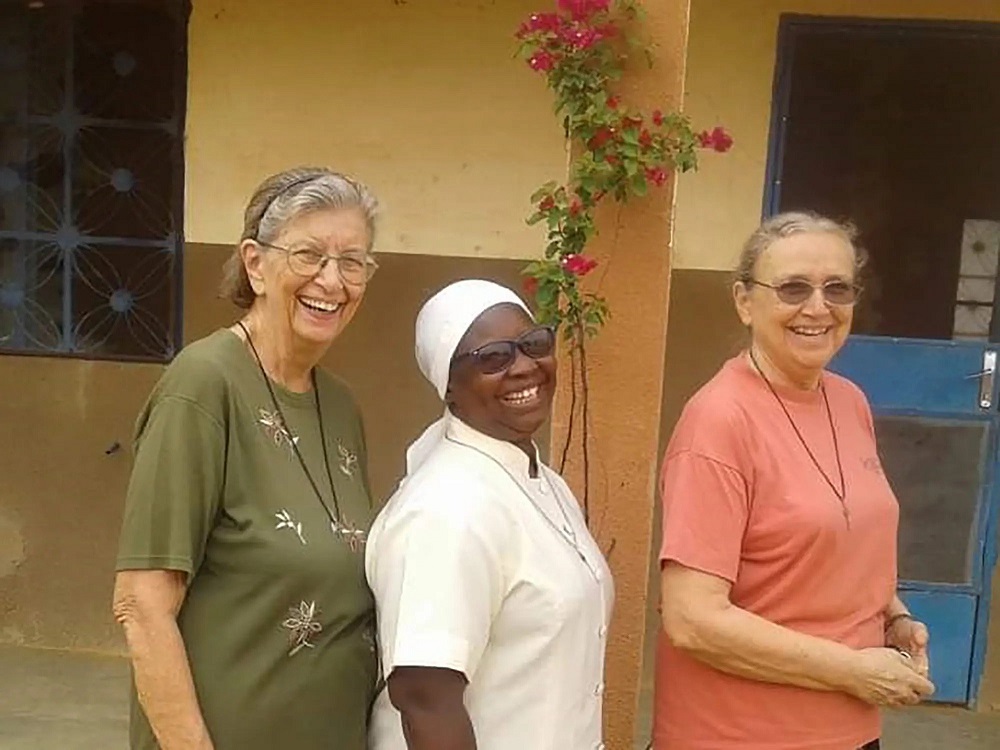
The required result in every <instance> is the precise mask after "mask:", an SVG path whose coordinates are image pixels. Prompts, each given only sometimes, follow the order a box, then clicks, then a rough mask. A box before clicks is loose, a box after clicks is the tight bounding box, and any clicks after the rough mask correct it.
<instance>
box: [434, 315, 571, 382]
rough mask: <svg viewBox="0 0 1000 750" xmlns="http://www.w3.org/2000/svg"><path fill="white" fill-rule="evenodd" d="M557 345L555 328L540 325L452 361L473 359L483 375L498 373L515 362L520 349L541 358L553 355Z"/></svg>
mask: <svg viewBox="0 0 1000 750" xmlns="http://www.w3.org/2000/svg"><path fill="white" fill-rule="evenodd" d="M555 345H556V332H555V330H553V329H552V328H550V327H548V326H539V327H538V328H532V329H531V330H530V331H528V332H527V333H524V334H522V335H521V336H520V337H518V338H517V339H514V340H513V341H511V340H504V341H491V342H490V343H488V344H483V346H481V347H479V348H478V349H473V350H472V351H471V352H466V353H465V354H459V355H458V356H457V357H455V358H454V359H452V361H451V363H452V364H453V365H454V364H455V363H456V362H459V361H460V360H463V359H471V360H472V361H473V362H474V363H475V366H476V368H477V369H478V370H479V372H481V373H482V374H483V375H496V374H497V373H498V372H503V371H504V370H506V369H507V368H508V367H510V366H511V365H512V364H514V360H515V359H517V352H518V350H520V351H521V352H523V353H524V355H525V356H527V357H531V358H532V359H541V358H542V357H548V356H549V355H551V354H552V351H553V349H555Z"/></svg>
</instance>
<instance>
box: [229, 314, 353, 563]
mask: <svg viewBox="0 0 1000 750" xmlns="http://www.w3.org/2000/svg"><path fill="white" fill-rule="evenodd" d="M236 325H238V326H239V327H240V330H242V331H243V335H244V336H246V339H247V343H248V344H249V345H250V351H252V352H253V356H254V359H256V360H257V367H258V368H259V369H260V374H261V377H262V378H263V379H264V385H266V386H267V392H268V394H270V396H271V404H272V405H273V406H274V410H275V412H277V414H278V418H279V419H280V420H281V426H282V427H283V428H284V429H285V430H287V429H288V422H287V421H286V420H285V415H284V413H283V412H282V411H281V405H280V404H279V403H278V397H277V395H276V394H275V392H274V388H273V386H272V385H271V379H270V378H268V377H267V372H266V371H265V370H264V362H263V360H261V358H260V354H259V353H258V352H257V347H256V346H254V343H253V338H252V337H251V336H250V331H249V330H247V327H246V326H245V325H243V321H241V320H240V321H237V322H236ZM309 380H310V382H311V383H312V389H313V399H314V401H315V404H316V419H317V421H318V422H319V440H320V444H321V445H322V447H323V464H324V466H325V467H326V478H327V480H328V481H329V483H330V495H331V497H332V498H333V510H330V506H329V505H327V504H326V501H325V500H323V494H322V493H321V492H320V491H319V485H318V484H317V483H316V480H315V479H313V475H312V472H311V471H309V467H308V466H306V462H305V459H304V458H303V457H302V452H301V451H300V450H299V446H298V444H297V441H296V440H293V439H291V436H290V435H289V440H288V443H289V444H290V445H291V446H292V451H293V452H294V453H295V457H296V458H297V459H298V460H299V466H301V467H302V472H303V473H304V474H305V475H306V479H308V480H309V484H310V485H311V486H312V489H313V492H314V493H315V494H316V499H317V500H318V501H319V504H320V505H321V506H322V507H323V511H324V512H325V513H326V516H327V518H329V519H330V528H331V529H332V530H333V531H334V532H335V533H336V534H337V535H338V536H341V537H343V536H344V531H350V530H349V529H347V528H346V527H344V526H343V525H342V524H341V515H340V504H339V503H338V502H337V490H336V489H335V488H334V484H333V473H332V472H331V471H330V457H329V455H327V450H326V433H325V432H324V430H323V410H322V408H321V407H320V403H319V387H318V385H317V383H316V370H315V368H313V369H311V370H310V371H309ZM351 539H353V537H351ZM348 541H351V540H348ZM352 546H353V544H352Z"/></svg>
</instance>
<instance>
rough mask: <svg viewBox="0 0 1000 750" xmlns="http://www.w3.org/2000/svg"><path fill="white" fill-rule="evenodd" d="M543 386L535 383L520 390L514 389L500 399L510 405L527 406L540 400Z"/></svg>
mask: <svg viewBox="0 0 1000 750" xmlns="http://www.w3.org/2000/svg"><path fill="white" fill-rule="evenodd" d="M540 391H541V386H539V385H535V386H532V387H531V388H525V389H523V390H520V391H514V392H513V393H508V394H506V395H504V396H501V397H500V400H501V401H502V402H503V403H505V404H508V405H510V406H527V405H529V404H532V403H534V402H535V401H537V400H538V394H539V392H540Z"/></svg>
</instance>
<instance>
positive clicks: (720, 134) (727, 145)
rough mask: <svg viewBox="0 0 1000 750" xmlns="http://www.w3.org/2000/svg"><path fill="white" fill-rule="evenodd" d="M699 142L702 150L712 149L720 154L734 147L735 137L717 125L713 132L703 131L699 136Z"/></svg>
mask: <svg viewBox="0 0 1000 750" xmlns="http://www.w3.org/2000/svg"><path fill="white" fill-rule="evenodd" d="M698 142H699V143H700V144H701V147H702V148H710V149H712V150H713V151H718V152H719V153H720V154H724V153H725V152H726V151H728V150H729V149H731V148H732V147H733V137H732V136H731V135H729V133H727V132H726V129H725V128H724V127H722V126H721V125H716V126H715V127H714V128H713V129H712V130H703V131H702V132H701V133H699V134H698Z"/></svg>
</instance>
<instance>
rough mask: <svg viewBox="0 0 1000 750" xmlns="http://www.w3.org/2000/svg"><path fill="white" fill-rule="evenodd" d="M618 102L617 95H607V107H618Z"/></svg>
mask: <svg viewBox="0 0 1000 750" xmlns="http://www.w3.org/2000/svg"><path fill="white" fill-rule="evenodd" d="M619 104H621V99H619V98H618V97H617V96H609V97H608V109H618V105H619Z"/></svg>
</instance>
